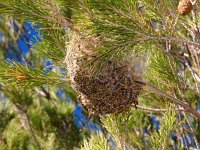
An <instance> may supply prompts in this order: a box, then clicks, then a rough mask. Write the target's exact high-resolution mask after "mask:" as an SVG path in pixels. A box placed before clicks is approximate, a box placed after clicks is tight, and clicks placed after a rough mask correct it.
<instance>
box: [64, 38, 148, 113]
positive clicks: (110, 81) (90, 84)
mask: <svg viewBox="0 0 200 150" xmlns="http://www.w3.org/2000/svg"><path fill="white" fill-rule="evenodd" d="M74 37H75V36H74ZM74 37H72V42H71V43H72V44H71V46H70V45H69V46H70V47H69V51H70V53H69V55H68V57H67V58H68V59H67V61H66V62H67V65H68V72H69V75H70V76H71V82H72V84H73V88H74V89H75V90H76V92H77V93H78V95H79V96H78V101H79V102H80V103H81V104H82V105H83V106H84V107H85V108H87V110H88V111H89V112H90V113H91V114H96V115H99V114H101V115H103V114H110V113H120V112H123V111H126V110H128V109H129V108H130V107H132V106H136V105H137V98H138V95H139V94H140V93H141V91H142V89H143V86H144V83H143V82H142V81H140V79H139V77H138V76H136V75H135V73H134V71H133V70H131V69H130V67H129V65H130V62H127V60H125V61H120V62H121V63H120V64H114V63H112V62H110V63H108V64H106V65H105V66H104V67H102V68H101V71H100V73H98V74H95V75H94V74H92V73H91V69H90V68H89V67H86V66H85V64H86V63H87V62H88V59H89V56H88V55H89V54H90V53H92V51H91V47H95V45H98V43H99V42H98V41H95V40H91V39H90V40H85V39H80V38H79V37H75V38H74ZM73 41H74V42H73ZM81 56H86V57H81ZM87 57H88V58H87ZM125 59H126V58H125Z"/></svg>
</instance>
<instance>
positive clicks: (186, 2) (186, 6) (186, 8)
mask: <svg viewBox="0 0 200 150" xmlns="http://www.w3.org/2000/svg"><path fill="white" fill-rule="evenodd" d="M192 8H193V6H192V3H191V2H190V0H181V1H180V2H179V4H178V13H179V14H181V15H183V16H185V15H187V14H189V13H190V12H191V11H192Z"/></svg>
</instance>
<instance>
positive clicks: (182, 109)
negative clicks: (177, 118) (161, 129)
mask: <svg viewBox="0 0 200 150" xmlns="http://www.w3.org/2000/svg"><path fill="white" fill-rule="evenodd" d="M136 108H139V109H142V110H145V111H149V112H167V111H169V110H168V109H162V108H150V107H146V106H140V105H136ZM184 110H185V109H184V108H177V109H175V111H178V112H182V111H184Z"/></svg>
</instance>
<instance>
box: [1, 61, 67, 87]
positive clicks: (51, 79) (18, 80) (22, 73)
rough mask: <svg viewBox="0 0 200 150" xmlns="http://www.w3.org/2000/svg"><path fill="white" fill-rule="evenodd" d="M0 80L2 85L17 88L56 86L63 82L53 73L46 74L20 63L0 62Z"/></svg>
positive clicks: (59, 76)
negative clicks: (15, 86) (44, 85)
mask: <svg viewBox="0 0 200 150" xmlns="http://www.w3.org/2000/svg"><path fill="white" fill-rule="evenodd" d="M0 78H1V82H3V83H4V84H11V85H17V86H19V85H20V86H32V87H33V86H39V85H43V84H47V83H48V84H49V85H56V84H60V83H63V82H65V80H64V79H62V78H61V75H58V74H57V73H55V72H52V71H51V72H49V73H46V72H44V71H43V70H41V69H39V68H34V67H31V66H24V65H22V64H20V63H16V62H15V63H8V62H6V61H5V60H1V62H0Z"/></svg>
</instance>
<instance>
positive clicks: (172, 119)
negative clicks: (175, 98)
mask: <svg viewBox="0 0 200 150" xmlns="http://www.w3.org/2000/svg"><path fill="white" fill-rule="evenodd" d="M177 127H178V122H176V113H175V111H174V110H173V108H172V107H169V109H168V111H167V112H166V113H165V115H164V116H163V117H162V119H161V126H160V129H159V130H160V131H159V132H156V131H155V132H154V133H152V134H151V144H152V149H160V150H164V149H167V145H168V144H169V136H170V133H171V132H172V131H173V130H175V128H177Z"/></svg>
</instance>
